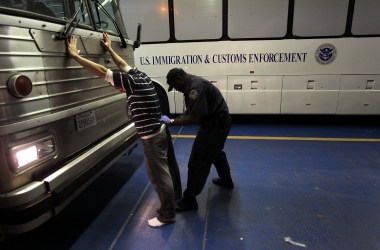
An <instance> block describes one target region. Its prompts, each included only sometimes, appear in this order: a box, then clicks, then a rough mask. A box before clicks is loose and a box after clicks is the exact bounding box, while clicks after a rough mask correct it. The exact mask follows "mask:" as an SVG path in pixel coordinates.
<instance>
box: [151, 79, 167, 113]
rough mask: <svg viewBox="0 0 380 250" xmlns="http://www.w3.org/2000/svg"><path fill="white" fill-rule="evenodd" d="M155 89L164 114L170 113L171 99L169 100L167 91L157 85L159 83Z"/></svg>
mask: <svg viewBox="0 0 380 250" xmlns="http://www.w3.org/2000/svg"><path fill="white" fill-rule="evenodd" d="M155 89H156V92H157V96H158V99H159V101H160V107H161V113H162V114H163V115H169V114H170V108H169V101H168V97H167V95H166V92H165V91H164V90H163V89H162V88H161V87H160V86H157V85H155Z"/></svg>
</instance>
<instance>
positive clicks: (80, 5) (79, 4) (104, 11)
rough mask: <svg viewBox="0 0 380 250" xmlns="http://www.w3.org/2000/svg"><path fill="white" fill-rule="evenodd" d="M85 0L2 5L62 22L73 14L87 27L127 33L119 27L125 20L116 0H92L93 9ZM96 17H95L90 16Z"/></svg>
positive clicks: (23, 0) (4, 1)
mask: <svg viewBox="0 0 380 250" xmlns="http://www.w3.org/2000/svg"><path fill="white" fill-rule="evenodd" d="M88 2H89V1H86V0H74V1H72V0H70V1H69V0H0V8H3V9H4V12H9V13H11V14H16V15H20V16H26V17H31V16H33V18H34V17H35V19H40V20H49V21H53V20H54V19H55V20H56V21H53V22H58V23H62V20H65V21H71V19H72V18H73V16H74V14H75V13H76V12H77V11H79V13H78V14H77V16H76V20H75V21H76V22H78V26H82V27H84V28H90V29H96V30H101V31H106V32H108V33H111V34H119V33H120V32H121V33H122V34H124V35H125V34H126V32H125V31H124V30H121V31H118V27H116V26H119V27H120V28H121V29H122V27H123V25H121V24H122V20H121V17H120V15H119V14H118V13H119V11H118V6H117V1H113V0H100V1H98V0H96V1H91V10H90V11H92V15H90V11H89V10H88V8H87V7H88V5H87V3H88ZM91 17H93V18H94V20H92V19H91Z"/></svg>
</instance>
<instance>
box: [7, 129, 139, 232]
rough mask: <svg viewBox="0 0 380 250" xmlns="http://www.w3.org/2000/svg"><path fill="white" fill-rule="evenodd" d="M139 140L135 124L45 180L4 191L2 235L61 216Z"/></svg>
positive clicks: (36, 225)
mask: <svg viewBox="0 0 380 250" xmlns="http://www.w3.org/2000/svg"><path fill="white" fill-rule="evenodd" d="M138 140H139V137H138V135H137V133H136V129H135V127H134V124H133V123H131V124H129V125H127V126H126V127H124V128H122V129H121V130H119V131H117V132H116V133H114V134H112V135H111V136H109V137H107V138H106V139H104V140H102V141H100V142H99V143H97V144H96V145H94V146H92V147H91V148H89V149H88V150H86V151H85V152H84V153H83V154H80V155H79V156H78V157H76V158H75V159H73V160H72V161H70V162H69V163H67V164H65V165H64V166H62V167H60V168H59V169H58V170H57V171H55V172H54V173H52V174H50V175H49V176H47V177H46V178H44V179H43V180H40V181H33V182H31V183H29V184H27V185H25V186H23V187H20V188H18V189H16V190H13V191H11V192H9V193H3V194H0V234H4V235H7V234H19V233H23V232H27V231H30V230H32V229H34V228H36V227H38V226H40V225H41V224H43V223H44V222H46V221H47V220H49V219H50V218H52V217H54V216H55V215H57V214H58V213H59V212H60V211H62V209H63V208H64V207H65V206H66V205H67V204H69V203H70V202H71V201H72V200H73V199H74V198H75V197H76V196H78V195H79V194H80V193H81V192H82V191H83V190H84V189H85V188H86V187H87V186H88V185H90V184H91V183H92V182H93V181H94V180H95V179H96V178H97V177H98V176H99V175H100V174H102V173H103V172H104V171H105V170H107V169H108V168H109V167H110V166H112V165H113V164H114V163H115V162H116V161H117V160H118V159H119V158H120V157H121V156H122V155H124V154H126V153H130V151H131V150H132V149H133V148H134V147H136V145H137V142H138Z"/></svg>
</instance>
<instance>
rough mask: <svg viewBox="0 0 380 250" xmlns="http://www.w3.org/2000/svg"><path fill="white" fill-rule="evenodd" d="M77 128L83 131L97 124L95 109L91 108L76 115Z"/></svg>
mask: <svg viewBox="0 0 380 250" xmlns="http://www.w3.org/2000/svg"><path fill="white" fill-rule="evenodd" d="M75 121H76V124H77V130H78V131H82V130H85V129H87V128H89V127H92V126H95V125H96V117H95V111H94V110H91V111H89V112H86V113H82V114H79V115H76V116H75Z"/></svg>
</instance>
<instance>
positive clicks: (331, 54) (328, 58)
mask: <svg viewBox="0 0 380 250" xmlns="http://www.w3.org/2000/svg"><path fill="white" fill-rule="evenodd" d="M336 56H337V50H336V47H335V46H334V45H333V44H331V43H324V44H322V45H321V46H319V47H318V48H317V50H316V51H315V60H317V62H318V63H319V64H323V65H326V64H329V63H331V62H333V61H334V60H335V58H336Z"/></svg>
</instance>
